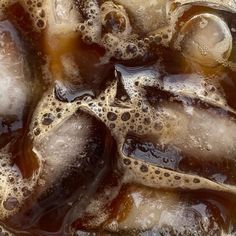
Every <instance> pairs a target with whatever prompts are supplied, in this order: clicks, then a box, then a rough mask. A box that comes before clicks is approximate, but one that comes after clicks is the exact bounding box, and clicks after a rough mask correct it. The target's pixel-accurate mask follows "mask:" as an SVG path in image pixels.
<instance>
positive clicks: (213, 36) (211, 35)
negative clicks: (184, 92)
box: [177, 13, 233, 67]
mask: <svg viewBox="0 0 236 236" xmlns="http://www.w3.org/2000/svg"><path fill="white" fill-rule="evenodd" d="M177 41H178V43H179V44H180V47H181V51H182V53H183V55H184V56H185V57H186V58H188V59H190V60H191V61H195V62H197V63H199V64H200V65H202V66H207V67H214V66H217V65H218V64H219V63H218V61H222V60H227V59H228V58H229V56H230V54H231V50H232V41H233V39H232V35H231V32H230V29H229V28H228V26H227V24H226V23H225V22H224V20H223V19H222V18H220V17H219V16H216V15H213V14H209V13H202V14H199V15H196V16H194V17H192V18H191V19H190V20H189V21H187V22H186V23H185V24H184V26H183V27H182V29H181V30H180V33H179V39H178V40H177Z"/></svg>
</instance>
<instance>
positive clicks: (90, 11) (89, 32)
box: [78, 0, 102, 44]
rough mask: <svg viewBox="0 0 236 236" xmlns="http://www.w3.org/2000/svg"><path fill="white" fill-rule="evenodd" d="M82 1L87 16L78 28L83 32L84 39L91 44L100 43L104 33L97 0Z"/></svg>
mask: <svg viewBox="0 0 236 236" xmlns="http://www.w3.org/2000/svg"><path fill="white" fill-rule="evenodd" d="M81 2H82V3H81V5H80V8H81V10H82V12H83V14H84V15H85V18H86V20H85V21H84V22H83V23H81V24H80V26H79V28H78V29H79V30H80V32H81V34H82V39H83V40H84V41H85V42H86V43H89V44H90V43H99V42H100V40H101V33H102V26H101V17H100V8H99V5H98V3H97V1H96V0H88V1H81Z"/></svg>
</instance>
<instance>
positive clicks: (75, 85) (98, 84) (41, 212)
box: [0, 3, 236, 236]
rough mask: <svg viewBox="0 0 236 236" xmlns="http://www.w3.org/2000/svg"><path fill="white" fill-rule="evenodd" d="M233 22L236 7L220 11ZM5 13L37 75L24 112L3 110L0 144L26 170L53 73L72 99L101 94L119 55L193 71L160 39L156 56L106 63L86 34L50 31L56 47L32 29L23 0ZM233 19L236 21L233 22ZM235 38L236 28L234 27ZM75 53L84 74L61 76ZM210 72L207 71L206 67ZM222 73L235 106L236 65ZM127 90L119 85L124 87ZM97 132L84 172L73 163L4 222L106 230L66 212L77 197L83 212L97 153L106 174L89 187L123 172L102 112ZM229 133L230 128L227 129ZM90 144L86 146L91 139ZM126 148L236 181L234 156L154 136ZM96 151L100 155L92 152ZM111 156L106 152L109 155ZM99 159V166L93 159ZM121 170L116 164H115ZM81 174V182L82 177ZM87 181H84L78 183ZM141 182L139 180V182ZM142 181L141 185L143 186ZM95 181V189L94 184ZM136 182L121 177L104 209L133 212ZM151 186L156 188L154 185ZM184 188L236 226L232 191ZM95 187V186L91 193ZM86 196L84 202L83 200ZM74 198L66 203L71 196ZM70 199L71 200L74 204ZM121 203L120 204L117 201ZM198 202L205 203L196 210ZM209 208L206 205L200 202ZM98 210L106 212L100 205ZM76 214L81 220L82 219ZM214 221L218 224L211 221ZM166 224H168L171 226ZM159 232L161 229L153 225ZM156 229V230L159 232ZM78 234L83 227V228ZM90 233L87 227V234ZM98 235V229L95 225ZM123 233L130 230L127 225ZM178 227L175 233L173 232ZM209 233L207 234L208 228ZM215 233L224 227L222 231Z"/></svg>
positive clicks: (57, 231) (64, 231) (36, 230)
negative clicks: (207, 156)
mask: <svg viewBox="0 0 236 236" xmlns="http://www.w3.org/2000/svg"><path fill="white" fill-rule="evenodd" d="M206 11H207V12H209V11H210V12H214V11H215V10H212V9H211V10H210V9H209V8H206V7H192V8H191V9H190V10H188V11H187V12H186V13H185V14H184V15H183V16H182V18H181V19H180V21H184V20H187V19H188V18H189V16H191V15H194V14H196V13H202V12H206ZM223 14H224V15H225V17H226V18H227V20H228V21H229V23H228V24H230V25H233V24H236V22H235V20H234V18H235V15H234V14H230V13H223ZM6 15H7V20H9V21H10V22H11V23H12V24H13V25H14V26H15V27H16V29H17V31H18V32H19V34H20V36H21V38H22V40H23V41H24V44H25V45H26V48H27V51H28V55H27V58H28V60H29V61H30V62H31V63H30V66H31V70H32V71H33V73H34V75H35V76H34V77H35V79H34V83H35V84H37V86H36V88H37V89H34V91H33V92H34V95H33V100H32V102H31V104H30V105H29V106H28V107H27V112H26V115H25V116H24V117H20V119H19V120H17V121H14V122H13V123H12V122H11V120H4V119H3V118H2V117H0V146H1V147H3V146H4V145H5V144H6V143H8V142H9V141H10V140H14V141H13V145H12V147H11V151H12V153H13V164H14V165H17V166H18V167H19V171H20V173H21V174H22V175H23V176H24V177H30V176H32V174H33V172H34V171H35V170H36V169H37V168H38V163H37V162H35V157H34V155H33V153H32V144H31V143H30V141H29V139H28V136H27V135H28V131H29V124H30V120H31V117H32V113H33V112H34V109H35V107H36V105H37V103H38V101H39V100H40V98H41V97H42V95H43V93H44V91H46V90H47V89H48V88H49V87H50V85H51V84H53V82H54V80H55V78H64V79H65V81H66V82H67V83H68V84H69V85H70V88H71V90H70V91H69V92H67V94H64V95H63V96H60V92H58V93H59V94H58V97H59V98H60V99H61V100H64V102H70V101H73V100H74V99H75V98H77V97H79V96H82V95H84V94H90V95H91V94H92V95H93V96H96V95H98V94H99V93H100V92H101V91H102V90H104V88H105V87H106V84H107V83H109V81H111V80H112V79H114V77H115V75H114V65H115V64H116V63H117V64H118V63H121V64H124V65H126V66H129V67H135V66H137V65H142V66H144V67H145V66H149V65H150V64H153V63H155V62H156V60H157V59H159V58H161V59H162V60H161V63H162V66H163V69H162V72H163V73H164V74H180V73H181V74H183V73H189V72H191V71H192V68H191V67H189V66H188V67H186V66H185V64H186V63H185V61H184V60H185V59H183V57H182V55H181V54H180V53H179V52H177V51H174V50H173V49H169V48H164V47H162V46H155V48H154V50H155V51H156V52H157V54H156V55H155V56H151V57H148V56H149V55H148V56H147V58H144V59H143V58H142V60H139V61H132V60H131V61H128V62H127V61H126V62H123V61H117V60H116V59H114V58H112V59H111V60H110V61H109V62H107V63H106V64H98V63H99V61H100V59H101V57H102V56H103V55H104V53H105V50H104V49H103V48H101V47H100V46H97V45H95V44H93V45H90V46H88V45H86V44H85V43H83V42H82V40H81V38H80V36H79V35H77V34H76V35H73V36H71V37H69V38H66V35H61V36H55V38H50V40H53V41H54V42H55V45H54V46H55V47H54V48H51V46H50V45H49V44H48V40H49V38H48V36H46V37H45V34H46V33H45V31H42V32H37V33H35V32H34V30H33V24H32V22H31V20H30V18H29V16H28V15H27V14H26V12H25V11H24V9H23V8H22V7H21V6H20V4H18V3H16V4H14V5H12V6H11V7H9V8H8V9H7V10H6ZM235 27H236V26H235ZM233 37H234V40H236V33H234V34H233ZM235 50H236V44H235V45H234V48H233V53H232V55H233V56H232V57H233V58H232V59H235V58H234V57H235V56H234V55H236V54H235V53H234V52H235ZM66 54H70V55H71V56H73V58H74V59H75V63H76V66H77V67H78V69H79V71H80V76H78V77H76V76H75V77H73V79H71V78H69V76H68V77H67V76H64V73H65V71H63V66H62V64H61V57H62V56H63V55H66ZM45 69H46V70H49V71H51V74H50V75H49V74H45V73H44V71H45ZM209 73H211V71H210V72H209V71H207V72H206V74H209ZM220 73H221V75H220V76H222V80H221V83H222V86H223V88H224V91H225V94H226V98H227V101H228V103H229V105H230V106H232V107H233V108H236V97H235V96H236V95H235V94H236V81H235V78H236V73H235V72H232V71H231V70H230V69H228V68H224V69H223V72H220ZM120 93H121V94H122V90H120ZM150 94H151V96H152V99H154V100H161V99H163V100H165V99H166V97H165V95H164V94H160V95H159V96H156V97H155V93H150ZM93 122H94V127H96V128H94V134H93V138H92V139H91V140H90V141H91V142H90V144H89V145H91V146H92V145H95V150H92V151H91V153H92V154H91V155H93V157H94V159H93V160H92V161H91V162H88V163H87V165H85V168H87V169H86V170H84V173H78V170H76V169H75V170H74V171H73V170H72V171H71V173H69V175H68V176H67V177H66V178H65V179H64V180H63V182H62V184H61V185H60V186H57V187H55V189H54V190H53V193H51V192H49V193H47V194H45V195H43V196H41V197H40V198H39V199H37V201H36V202H31V201H29V204H26V205H27V206H25V209H27V210H24V211H22V212H20V213H19V214H17V215H16V216H13V217H11V218H10V219H8V220H7V221H6V222H3V223H4V224H5V225H7V227H9V229H10V230H12V232H14V233H15V234H16V235H45V236H46V235H70V233H69V230H68V223H70V224H72V223H73V224H72V225H73V226H75V227H76V229H77V230H81V231H82V230H83V231H89V232H101V231H103V228H102V225H101V226H100V227H98V228H96V227H95V228H93V227H91V228H86V222H87V221H89V220H90V219H89V217H87V216H86V217H87V218H86V217H84V218H83V217H82V218H80V217H78V218H76V217H75V218H73V219H68V215H69V213H71V211H72V209H73V207H74V206H75V205H73V203H75V202H76V201H78V199H80V200H79V202H81V204H80V205H78V206H77V208H76V209H77V214H78V216H79V213H80V212H79V211H81V212H83V210H84V209H85V206H86V197H87V192H90V190H89V188H88V187H87V186H86V184H89V185H90V184H91V183H93V181H94V179H95V177H96V173H97V172H98V171H99V161H98V159H100V161H101V160H103V161H104V162H106V165H107V170H106V174H105V175H104V176H103V177H102V180H100V182H99V185H98V186H95V187H94V188H95V189H93V191H92V195H95V194H96V193H97V194H99V193H100V194H102V193H103V191H104V189H105V188H108V187H110V188H112V187H114V186H117V185H118V183H119V179H120V174H114V173H113V172H114V170H116V169H117V167H116V155H115V154H114V153H115V152H116V144H115V141H114V140H113V139H112V137H111V135H110V133H109V131H108V130H107V128H106V127H105V126H104V125H103V124H102V123H101V122H98V121H97V120H95V119H94V121H93ZM225 135H227V134H225ZM89 145H88V151H89V149H90V146H89ZM123 148H124V150H125V151H124V152H125V153H126V154H129V156H131V157H135V158H138V159H142V160H147V161H148V162H150V163H155V164H158V166H161V167H165V168H168V169H173V170H180V171H184V172H189V173H196V174H198V173H201V174H202V175H203V176H206V177H209V176H210V177H211V178H212V179H215V180H218V181H227V183H230V184H233V185H236V162H235V160H234V161H232V160H231V161H227V160H226V161H225V162H221V163H220V164H215V163H212V162H210V161H208V162H202V161H201V160H199V159H198V158H195V157H190V156H185V155H184V154H182V153H179V152H178V151H177V150H175V149H170V150H166V149H165V148H163V149H161V150H160V149H159V148H158V147H156V146H155V145H154V144H153V143H152V141H151V140H145V139H144V138H143V137H132V135H130V137H127V139H126V143H125V144H124V147H123ZM95 157H96V158H95ZM108 159H109V160H108ZM96 166H98V167H96ZM116 173H117V172H116ZM77 179H80V182H79V181H77ZM81 186H82V187H81ZM138 187H140V186H138ZM138 187H137V188H138ZM96 188H97V191H96ZM135 188H136V185H134V186H132V185H124V186H123V187H122V189H121V190H120V191H119V194H118V196H117V197H115V198H114V199H113V200H112V203H111V204H110V205H106V208H105V209H104V211H109V213H110V214H109V217H110V218H111V219H112V218H113V217H117V215H118V220H120V221H122V220H123V219H125V218H126V216H127V215H128V214H129V210H130V209H131V205H132V200H131V199H130V198H129V193H130V192H132V191H135ZM149 191H152V190H149ZM176 192H178V193H179V194H180V196H181V197H180V198H181V201H185V202H188V205H189V206H190V207H193V208H194V207H195V209H198V213H200V214H202V215H203V216H206V217H209V218H211V223H212V224H213V223H214V222H217V224H218V225H220V226H221V227H222V229H225V230H227V229H228V227H229V225H230V224H231V225H234V227H235V228H236V226H235V225H236V209H235V203H236V199H235V196H233V197H232V196H228V195H226V194H223V193H222V194H220V193H218V194H216V193H212V192H207V191H206V192H201V191H196V192H188V191H187V192H183V191H177V190H176ZM89 194H91V192H90V193H89ZM84 200H85V202H84V203H83V201H84ZM68 203H69V204H68ZM71 203H72V204H71ZM122 204H124V205H123V207H122V208H120V206H121V205H122ZM199 209H200V210H199ZM203 209H205V210H203ZM97 214H101V212H97ZM78 219H79V220H78ZM212 227H213V225H212ZM167 228H168V227H167ZM160 231H161V232H162V234H161V235H168V234H165V229H162V230H160ZM155 232H157V231H155ZM155 232H154V233H155ZM137 234H138V233H137V232H130V235H137ZM79 235H80V234H79ZM88 235H89V234H88ZM97 235H101V234H100V233H97ZM121 235H128V233H127V232H125V234H122V232H121ZM172 235H174V234H172ZM206 235H207V234H206ZM215 235H220V232H219V231H216V232H215Z"/></svg>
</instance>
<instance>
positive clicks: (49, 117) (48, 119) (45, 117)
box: [42, 113, 55, 125]
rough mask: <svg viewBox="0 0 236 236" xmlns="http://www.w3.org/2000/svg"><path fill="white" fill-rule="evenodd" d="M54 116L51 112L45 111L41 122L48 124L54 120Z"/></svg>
mask: <svg viewBox="0 0 236 236" xmlns="http://www.w3.org/2000/svg"><path fill="white" fill-rule="evenodd" d="M54 119H55V117H54V115H53V114H52V113H46V114H44V115H43V118H42V124H43V125H50V124H51V123H52V122H53V121H54Z"/></svg>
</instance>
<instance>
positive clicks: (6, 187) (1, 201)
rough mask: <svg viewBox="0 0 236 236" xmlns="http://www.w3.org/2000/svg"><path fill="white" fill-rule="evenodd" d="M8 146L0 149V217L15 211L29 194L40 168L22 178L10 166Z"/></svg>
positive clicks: (4, 217)
mask: <svg viewBox="0 0 236 236" xmlns="http://www.w3.org/2000/svg"><path fill="white" fill-rule="evenodd" d="M11 158H12V156H11V154H10V152H9V146H6V147H5V148H3V149H1V150H0V166H1V172H0V186H1V188H0V219H1V220H3V219H6V218H8V217H9V216H12V215H14V214H15V213H17V212H18V211H19V210H20V209H21V207H22V206H23V205H24V203H25V201H26V200H27V199H28V198H29V197H30V196H31V194H32V193H33V191H34V187H35V186H36V184H37V181H38V176H39V173H40V168H39V169H38V170H37V171H35V172H34V174H33V176H32V177H31V178H29V179H24V178H23V177H22V176H21V174H20V172H19V170H18V169H17V167H16V166H12V163H11Z"/></svg>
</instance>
